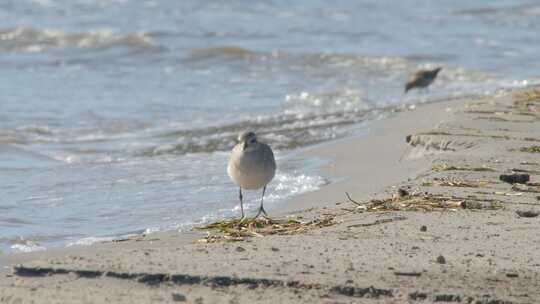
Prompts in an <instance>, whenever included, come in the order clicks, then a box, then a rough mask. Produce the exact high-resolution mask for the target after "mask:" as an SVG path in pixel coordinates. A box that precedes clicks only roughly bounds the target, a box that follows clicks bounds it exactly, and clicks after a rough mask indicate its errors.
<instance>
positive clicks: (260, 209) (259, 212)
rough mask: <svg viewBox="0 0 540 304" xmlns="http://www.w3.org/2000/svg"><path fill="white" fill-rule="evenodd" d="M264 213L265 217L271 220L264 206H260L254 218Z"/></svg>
mask: <svg viewBox="0 0 540 304" xmlns="http://www.w3.org/2000/svg"><path fill="white" fill-rule="evenodd" d="M261 214H262V215H263V218H264V219H267V220H270V217H269V216H268V213H266V210H264V208H263V207H261V208H259V211H258V212H257V215H255V217H254V218H253V219H254V220H255V219H257V218H258V217H259V216H260V215H261Z"/></svg>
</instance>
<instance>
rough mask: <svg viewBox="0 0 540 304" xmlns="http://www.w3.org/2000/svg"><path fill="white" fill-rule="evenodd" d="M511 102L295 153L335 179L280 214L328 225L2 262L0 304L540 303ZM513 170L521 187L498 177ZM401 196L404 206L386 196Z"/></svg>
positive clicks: (443, 110)
mask: <svg viewBox="0 0 540 304" xmlns="http://www.w3.org/2000/svg"><path fill="white" fill-rule="evenodd" d="M517 99H519V98H516V93H512V92H501V93H500V94H498V96H492V97H484V98H468V99H462V100H451V101H447V102H440V103H435V104H428V105H422V106H418V107H417V108H416V109H414V110H404V111H402V112H399V113H396V115H394V116H393V117H391V118H388V119H385V120H384V121H378V122H375V123H373V124H372V127H371V130H370V135H369V136H367V137H360V138H348V139H344V140H339V141H336V142H333V143H331V144H327V145H320V146H316V147H313V148H311V149H309V150H308V151H306V152H305V157H313V156H316V157H324V158H328V159H330V160H331V162H330V164H329V165H327V166H326V167H325V168H323V173H324V174H326V175H328V176H332V177H336V178H339V181H338V182H335V183H332V184H330V185H328V186H325V187H323V188H322V189H321V190H319V191H315V192H312V193H309V194H306V195H302V196H300V197H298V198H295V199H293V200H292V201H291V203H290V204H289V206H288V207H287V208H286V210H284V211H282V213H281V214H280V217H285V216H287V217H288V218H295V219H298V220H303V221H308V220H311V219H321V218H326V219H329V220H331V222H332V223H334V225H331V226H328V227H324V228H316V227H315V228H314V229H309V230H308V231H306V232H304V233H298V234H291V235H270V236H264V237H252V238H245V240H244V241H238V242H223V241H219V242H216V243H201V242H197V241H196V240H197V239H200V238H202V237H204V236H205V234H201V233H191V234H174V233H173V234H158V235H149V236H146V237H141V238H138V239H132V240H125V241H122V242H116V243H111V244H100V245H96V246H91V247H82V248H72V249H67V250H61V251H57V252H54V251H50V252H46V253H34V254H30V255H22V254H18V255H13V256H8V257H4V261H3V263H4V264H9V265H10V267H11V266H17V268H10V271H7V272H5V273H3V274H2V277H1V278H0V303H158V302H159V303H161V302H187V303H274V304H275V303H417V302H418V303H432V302H443V303H444V302H455V303H493V304H494V303H538V302H540V281H539V279H540V277H539V274H540V250H539V249H540V234H539V233H538V231H539V229H540V217H521V216H519V215H518V214H517V213H516V211H540V208H539V207H538V206H537V205H538V195H540V186H539V185H536V184H535V183H536V182H540V153H532V152H533V151H536V150H535V149H534V148H531V147H533V146H535V145H539V146H540V112H539V108H537V106H540V99H538V100H536V102H535V101H530V102H528V103H526V102H519V103H516V100H517ZM409 135H410V136H409ZM406 138H407V139H408V142H407V141H406ZM522 148H529V149H528V151H530V152H526V151H521V149H522ZM538 152H540V148H539V149H538ZM512 173H520V174H529V175H530V178H531V181H530V182H529V183H528V184H519V185H512V184H509V183H506V182H502V181H500V180H499V176H500V175H501V174H512ZM398 188H402V189H405V190H407V192H408V193H409V194H412V195H413V197H412V198H411V197H410V196H404V197H397V198H394V199H393V200H392V199H390V198H391V197H392V196H393V195H395V194H396V190H397V189H398ZM345 192H348V193H349V194H350V196H351V198H352V199H353V200H354V201H356V202H358V203H359V204H360V205H357V204H355V203H353V202H351V201H349V200H348V199H347V198H346V196H345ZM426 193H427V195H428V196H425V195H426ZM433 196H444V197H446V198H444V199H438V200H437V202H438V203H440V204H442V205H444V208H436V209H431V207H430V208H424V209H423V210H424V211H418V210H417V211H406V210H401V211H399V210H395V209H400V208H401V209H404V208H405V209H406V208H413V207H415V208H416V209H418V208H419V206H424V205H422V204H423V203H426V202H427V200H430V201H429V202H431V203H433ZM374 198H378V199H386V201H384V202H379V201H371V200H372V199H374ZM411 202H413V204H412V203H411ZM418 204H420V205H418ZM374 206H376V208H378V209H377V210H372V207H374ZM459 206H465V207H466V208H462V207H459ZM533 215H534V214H533ZM216 235H219V234H216Z"/></svg>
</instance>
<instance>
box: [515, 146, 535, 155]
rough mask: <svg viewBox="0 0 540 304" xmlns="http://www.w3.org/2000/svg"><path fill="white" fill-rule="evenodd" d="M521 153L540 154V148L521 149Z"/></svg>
mask: <svg viewBox="0 0 540 304" xmlns="http://www.w3.org/2000/svg"><path fill="white" fill-rule="evenodd" d="M519 151H521V152H528V153H540V146H530V147H522V148H521V149H519Z"/></svg>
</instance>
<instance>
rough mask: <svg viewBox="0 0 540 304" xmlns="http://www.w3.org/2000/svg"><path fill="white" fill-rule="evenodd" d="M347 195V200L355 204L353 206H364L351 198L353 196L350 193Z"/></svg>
mask: <svg viewBox="0 0 540 304" xmlns="http://www.w3.org/2000/svg"><path fill="white" fill-rule="evenodd" d="M345 195H347V199H348V200H349V202H351V203H353V204H356V205H358V206H364V205H363V204H360V203H359V202H357V201H355V200H353V199H352V198H351V196H350V195H349V193H348V192H345Z"/></svg>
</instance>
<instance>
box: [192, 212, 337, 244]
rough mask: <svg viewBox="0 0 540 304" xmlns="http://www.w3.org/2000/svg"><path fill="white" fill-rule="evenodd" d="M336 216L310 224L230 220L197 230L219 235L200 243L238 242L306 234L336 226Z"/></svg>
mask: <svg viewBox="0 0 540 304" xmlns="http://www.w3.org/2000/svg"><path fill="white" fill-rule="evenodd" d="M335 224H336V222H335V221H334V216H325V217H323V218H317V219H314V220H312V221H309V222H300V221H295V220H277V219H269V218H265V219H243V220H242V219H229V220H223V221H217V222H214V223H211V224H208V225H206V226H202V227H196V228H195V229H197V230H206V231H215V232H219V233H220V234H218V235H208V236H206V237H205V238H203V239H200V240H199V242H202V243H215V242H219V241H225V242H237V241H244V240H245V239H246V238H250V237H261V236H267V235H291V234H300V233H305V232H307V231H309V230H313V229H317V228H322V227H328V226H332V225H335Z"/></svg>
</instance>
